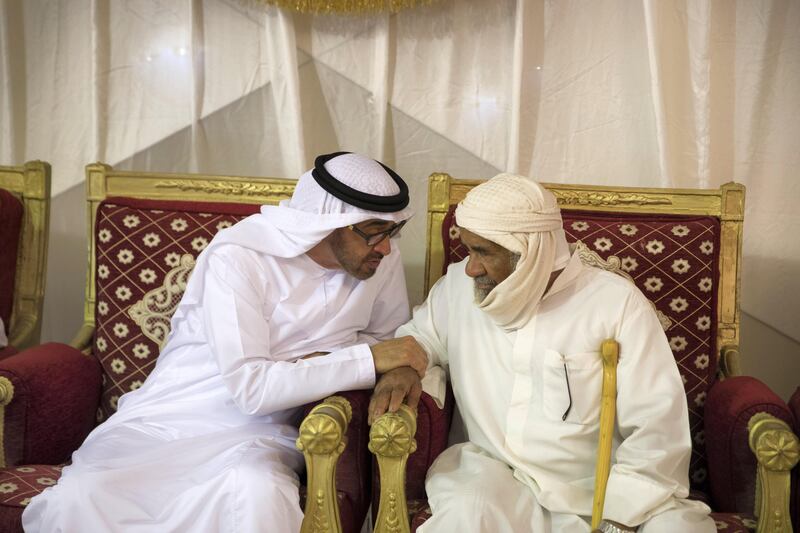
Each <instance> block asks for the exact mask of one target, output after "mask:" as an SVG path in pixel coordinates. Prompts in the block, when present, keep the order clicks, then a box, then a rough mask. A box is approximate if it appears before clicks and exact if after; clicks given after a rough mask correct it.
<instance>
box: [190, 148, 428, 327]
mask: <svg viewBox="0 0 800 533" xmlns="http://www.w3.org/2000/svg"><path fill="white" fill-rule="evenodd" d="M325 170H327V171H328V173H330V174H331V176H333V177H334V178H335V179H336V180H337V181H338V182H340V183H341V184H344V185H346V186H348V187H350V188H351V189H355V190H356V191H358V192H362V193H366V194H370V195H374V196H394V195H396V194H397V193H398V192H399V191H400V188H399V186H398V185H397V183H395V181H394V179H393V178H392V177H391V176H390V175H389V173H388V172H387V171H386V169H384V168H383V166H382V165H381V164H380V163H378V162H376V161H374V160H372V159H370V158H368V157H366V156H363V155H360V154H349V153H345V154H342V155H338V156H336V157H333V158H332V159H329V160H328V161H327V162H326V163H325ZM412 214H413V212H412V211H411V209H409V208H408V207H406V208H403V209H402V210H399V211H394V212H377V211H369V210H367V209H362V208H360V207H355V206H353V205H350V204H348V203H346V202H343V201H342V200H340V199H339V198H337V197H335V196H333V195H332V194H330V193H328V192H326V191H325V190H324V189H323V188H322V187H321V186H320V185H319V184H318V183H317V181H316V180H315V179H314V177H313V176H312V171H311V170H309V171H308V172H306V173H305V174H303V175H302V176H300V179H299V180H298V181H297V185H296V186H295V190H294V194H293V195H292V197H291V199H289V200H283V201H282V202H280V204H279V205H264V206H261V212H260V213H257V214H255V215H250V216H249V217H247V218H246V219H244V220H242V221H241V222H238V223H237V224H234V225H233V226H232V227H230V228H228V229H224V230H222V231H220V232H219V233H217V235H216V236H215V237H214V239H213V240H212V241H211V242H210V243H209V245H208V246H207V247H206V249H205V250H203V252H202V253H201V254H200V256H199V257H198V258H197V265H196V266H195V269H194V272H193V273H192V276H191V278H190V280H189V284H188V285H187V287H186V292H185V293H184V295H183V299H182V300H181V306H184V305H193V304H197V303H199V302H200V300H201V298H202V291H203V281H202V280H203V277H204V271H205V267H206V266H205V264H206V261H205V260H204V258H205V257H207V256H208V254H209V253H210V252H211V250H213V249H214V248H216V247H218V246H220V245H222V244H237V245H239V246H243V247H245V248H248V249H250V250H254V251H256V252H259V253H264V254H269V255H272V256H275V257H297V256H299V255H302V254H304V253H306V252H307V251H309V250H310V249H311V248H313V247H314V246H315V245H317V244H318V243H319V242H320V241H322V239H324V238H325V237H327V236H328V234H330V233H331V232H332V231H333V230H335V229H337V228H344V227H347V226H349V225H350V224H358V223H359V222H363V221H365V220H371V219H376V218H377V219H381V220H388V221H392V222H400V221H402V220H406V219H408V218H410V217H411V215H412ZM181 311H182V310H181V309H180V308H179V309H178V310H177V311H176V315H175V316H182V312H181Z"/></svg>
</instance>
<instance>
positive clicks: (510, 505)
mask: <svg viewBox="0 0 800 533" xmlns="http://www.w3.org/2000/svg"><path fill="white" fill-rule="evenodd" d="M456 221H457V224H458V226H459V227H460V231H461V242H462V243H463V244H464V245H465V246H466V247H467V249H468V251H469V257H468V258H467V259H466V260H464V261H461V262H460V263H457V264H453V265H450V267H449V268H448V271H447V275H446V276H444V277H443V278H442V279H440V280H439V281H438V282H437V283H436V285H434V287H433V288H432V289H431V292H430V294H429V296H428V299H427V301H426V302H425V303H424V304H423V305H421V306H420V307H418V308H417V309H415V311H414V315H413V318H412V320H411V321H410V322H409V323H408V324H406V325H404V326H402V327H401V328H399V329H398V331H397V335H398V336H402V335H411V336H413V337H414V338H416V340H417V341H418V342H419V343H420V344H421V345H422V346H423V347H424V349H425V351H426V352H427V354H428V356H429V358H430V364H431V365H439V366H440V367H442V368H444V369H446V370H447V373H448V374H449V377H450V380H451V382H452V386H453V392H454V394H455V398H456V401H457V405H458V408H459V411H460V413H461V416H462V418H463V423H464V429H465V432H466V436H467V439H468V442H466V443H462V444H457V445H454V446H452V447H450V448H448V449H447V450H446V451H445V452H443V453H442V454H441V455H440V456H439V458H438V459H437V460H436V461H435V462H434V464H433V465H432V466H431V469H430V471H429V472H428V476H427V480H426V490H427V493H428V498H429V502H430V506H431V511H432V517H431V518H430V519H429V520H428V521H427V522H425V523H424V525H423V526H422V527H421V528H420V529H419V530H418V531H419V532H420V533H421V532H425V533H428V532H431V533H438V532H441V531H458V532H460V533H468V532H482V533H522V532H530V531H534V532H535V533H548V532H558V533H572V532H575V533H578V532H589V531H590V529H591V528H590V519H591V513H592V497H593V487H594V474H595V465H596V461H597V459H598V458H597V443H598V431H599V414H600V391H601V386H602V361H601V356H600V354H599V349H600V345H601V343H602V341H603V340H604V339H607V338H614V339H616V340H617V341H618V342H619V344H620V346H621V352H620V358H619V367H618V377H617V379H618V396H617V413H616V414H617V426H616V428H615V432H614V441H613V463H612V468H611V475H610V477H609V480H608V485H607V493H606V497H605V510H604V513H603V517H604V518H605V520H604V521H603V522H602V523H601V528H600V529H601V530H602V531H606V532H620V531H636V530H639V531H642V532H646V533H655V532H664V533H674V532H676V531H680V532H682V533H693V532H713V531H716V528H715V526H714V522H713V520H711V518H710V517H709V515H708V513H709V509H708V507H706V506H705V505H704V504H702V503H699V502H694V501H689V500H687V499H686V498H687V497H688V495H689V479H688V470H689V458H690V453H691V442H690V437H689V421H688V410H687V406H686V396H685V394H684V390H683V385H682V382H681V378H680V375H679V374H678V370H677V366H676V364H675V360H674V358H673V356H672V353H671V352H670V348H669V345H668V342H667V340H666V338H665V336H664V332H663V330H662V328H661V325H660V324H659V321H658V319H657V317H656V315H655V312H654V311H653V309H652V307H651V306H650V305H649V303H648V301H647V299H646V298H645V297H644V296H643V295H642V294H641V293H640V292H639V291H638V290H637V289H636V287H635V286H634V285H633V284H632V283H630V282H629V281H628V280H626V279H624V278H622V277H621V276H617V275H616V274H613V273H609V272H606V271H604V270H601V269H597V268H592V267H589V266H586V265H584V264H583V263H582V262H581V259H580V257H579V256H578V255H577V254H572V255H571V254H570V249H569V246H568V244H567V241H566V237H565V234H564V230H563V229H562V220H561V214H560V212H559V209H558V206H557V204H556V201H555V198H554V197H553V195H552V194H550V193H549V192H548V191H547V190H545V189H544V188H543V187H541V186H540V185H538V184H537V183H536V182H534V181H533V180H530V179H528V178H524V177H521V176H513V175H509V174H501V175H499V176H496V177H495V178H493V179H491V180H489V181H487V182H485V183H483V184H481V185H479V186H477V187H475V188H474V189H472V190H471V191H470V192H469V194H467V196H466V198H465V199H464V201H463V202H461V204H459V206H458V207H457V209H456ZM399 374H402V375H403V376H404V380H398V379H397V377H396V376H397V375H399ZM439 374H441V372H439ZM436 376H437V372H436V371H435V369H433V368H432V369H430V371H429V372H428V373H427V374H426V376H425V379H424V380H423V381H422V386H423V388H424V389H425V390H426V391H427V392H429V393H430V394H431V395H433V396H434V397H435V398H438V399H443V397H444V384H443V380H436V379H432V378H435V377H436ZM386 380H387V382H388V381H390V380H391V381H392V383H391V386H387V385H385V384H384V383H383V382H379V383H378V385H377V387H376V393H375V395H374V396H373V399H372V402H371V403H372V405H371V408H370V409H371V415H372V416H373V417H374V416H376V415H378V414H380V413H382V412H383V411H385V410H386V409H387V407H391V408H392V409H395V408H396V407H397V404H399V400H397V396H400V397H402V394H407V393H411V391H413V394H412V396H417V395H418V394H419V393H418V392H417V387H419V383H418V382H417V380H418V378H417V376H416V375H413V373H409V372H407V371H406V369H398V370H395V371H393V372H390V373H389V374H387V375H386ZM415 382H416V383H415ZM392 392H394V393H395V398H394V399H392V402H391V403H392V405H391V406H389V403H390V398H391V395H392ZM412 399H413V398H412Z"/></svg>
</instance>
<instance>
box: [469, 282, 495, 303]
mask: <svg viewBox="0 0 800 533" xmlns="http://www.w3.org/2000/svg"><path fill="white" fill-rule="evenodd" d="M473 281H474V283H475V284H474V286H473V292H474V293H475V303H476V304H481V303H483V301H484V300H485V299H486V297H487V296H489V293H490V292H492V289H494V288H495V287H497V282H496V281H494V280H493V279H492V278H490V277H489V276H478V277H477V278H474V280H473ZM478 285H483V286H482V287H478Z"/></svg>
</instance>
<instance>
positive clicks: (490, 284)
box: [473, 253, 522, 305]
mask: <svg viewBox="0 0 800 533" xmlns="http://www.w3.org/2000/svg"><path fill="white" fill-rule="evenodd" d="M520 257H522V254H515V253H512V254H511V255H509V257H508V263H509V265H510V267H511V273H512V274H513V273H514V270H516V268H517V263H519V259H520ZM509 275H510V274H509ZM473 283H474V285H473V292H474V294H475V303H476V304H478V305H480V304H482V303H483V301H484V300H485V299H486V297H487V296H489V293H490V292H492V291H493V290H494V288H495V287H497V286H498V285H499V283H498V282H496V281H495V280H493V279H492V278H490V277H489V276H478V277H477V278H473ZM478 285H482V287H478Z"/></svg>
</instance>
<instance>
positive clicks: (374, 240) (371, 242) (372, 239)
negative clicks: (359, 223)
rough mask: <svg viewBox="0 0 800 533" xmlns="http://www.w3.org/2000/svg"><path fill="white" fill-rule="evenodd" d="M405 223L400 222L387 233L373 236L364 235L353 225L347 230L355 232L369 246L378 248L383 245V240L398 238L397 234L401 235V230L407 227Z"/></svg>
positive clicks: (373, 234)
mask: <svg viewBox="0 0 800 533" xmlns="http://www.w3.org/2000/svg"><path fill="white" fill-rule="evenodd" d="M405 223H406V221H405V220H403V221H402V222H398V223H397V224H395V225H394V226H392V227H391V228H389V229H387V230H386V231H381V232H378V233H372V234H368V233H364V232H363V231H361V230H360V229H358V228H357V227H355V226H354V225H352V224H350V225H349V226H347V228H348V229H351V230H353V232H355V234H356V235H358V236H359V237H361V238H362V239H364V241H365V242H366V243H367V246H377V245H379V244H380V243H382V242H383V240H384V239H386V237H389V238H392V237H396V236H397V234H398V233H400V229H401V228H402V227H403V226H404V225H405Z"/></svg>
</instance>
